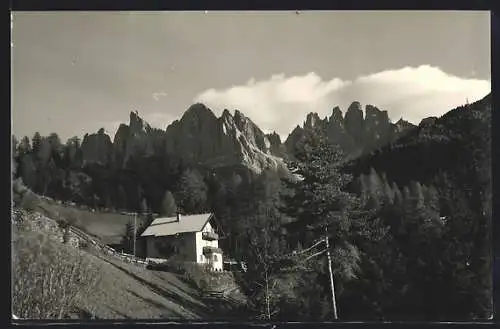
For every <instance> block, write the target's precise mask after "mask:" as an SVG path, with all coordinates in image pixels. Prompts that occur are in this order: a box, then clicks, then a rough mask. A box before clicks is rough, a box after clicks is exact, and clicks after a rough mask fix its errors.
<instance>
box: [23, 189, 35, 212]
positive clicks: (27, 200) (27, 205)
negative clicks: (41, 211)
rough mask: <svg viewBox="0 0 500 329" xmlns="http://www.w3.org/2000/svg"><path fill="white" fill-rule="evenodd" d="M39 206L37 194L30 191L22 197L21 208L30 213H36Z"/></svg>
mask: <svg viewBox="0 0 500 329" xmlns="http://www.w3.org/2000/svg"><path fill="white" fill-rule="evenodd" d="M37 206H38V198H37V197H36V194H35V193H33V192H31V191H29V190H28V191H26V192H25V193H24V194H23V195H22V196H21V201H20V208H22V209H25V210H28V211H34V210H37Z"/></svg>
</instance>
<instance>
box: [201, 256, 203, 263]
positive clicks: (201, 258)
mask: <svg viewBox="0 0 500 329" xmlns="http://www.w3.org/2000/svg"><path fill="white" fill-rule="evenodd" d="M200 262H201V263H203V255H200Z"/></svg>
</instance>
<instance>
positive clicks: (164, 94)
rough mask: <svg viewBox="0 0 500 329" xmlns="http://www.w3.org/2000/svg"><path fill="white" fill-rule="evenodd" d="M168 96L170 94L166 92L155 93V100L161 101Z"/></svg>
mask: <svg viewBox="0 0 500 329" xmlns="http://www.w3.org/2000/svg"><path fill="white" fill-rule="evenodd" d="M167 96H168V93H166V92H164V91H161V92H158V93H153V99H154V100H155V101H159V100H160V98H162V97H167Z"/></svg>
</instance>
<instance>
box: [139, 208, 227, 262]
mask: <svg viewBox="0 0 500 329" xmlns="http://www.w3.org/2000/svg"><path fill="white" fill-rule="evenodd" d="M216 227H217V226H216V223H215V216H214V215H213V214H199V215H187V216H181V215H180V214H177V216H176V217H160V218H156V219H155V220H154V221H153V222H152V223H151V225H149V226H148V227H147V228H146V230H145V231H144V232H143V233H142V234H141V236H140V237H139V240H140V241H139V245H140V248H141V249H142V250H141V251H142V252H141V253H142V254H143V255H144V256H145V258H147V259H148V258H149V259H153V260H154V259H160V260H169V259H172V258H173V259H175V260H183V261H188V262H196V263H198V264H209V265H210V268H211V269H213V270H215V271H222V270H223V267H222V266H223V265H222V264H223V260H222V250H221V249H220V248H219V241H218V240H219V236H218V234H217V233H216Z"/></svg>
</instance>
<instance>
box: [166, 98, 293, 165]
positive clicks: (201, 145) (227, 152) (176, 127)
mask: <svg viewBox="0 0 500 329" xmlns="http://www.w3.org/2000/svg"><path fill="white" fill-rule="evenodd" d="M278 138H279V137H278ZM273 142H274V143H275V146H274V148H277V149H279V146H278V145H276V139H274V140H273ZM165 147H166V152H167V153H174V154H176V155H179V156H181V157H182V158H184V159H186V160H189V161H192V162H195V163H203V164H206V165H209V166H211V167H224V166H235V165H244V166H246V167H248V168H250V169H252V170H253V171H255V172H261V171H262V170H264V169H271V168H274V169H277V168H278V167H280V166H283V165H284V164H283V162H282V160H281V159H279V158H278V157H277V156H275V155H273V153H272V149H273V146H272V144H271V142H270V140H269V138H268V137H267V136H266V135H265V134H264V133H263V132H262V131H261V130H260V129H259V128H258V127H257V126H256V125H255V124H254V123H253V122H252V121H251V120H250V119H249V118H247V117H245V116H244V115H243V113H241V112H240V111H238V110H236V111H235V112H234V116H233V115H231V113H230V112H229V111H228V110H224V112H223V113H222V115H221V117H220V118H217V117H216V116H215V115H214V114H213V112H212V111H211V110H210V109H209V108H207V107H206V106H205V105H203V104H195V105H193V106H191V107H190V108H189V109H188V110H187V111H186V112H185V113H184V115H183V116H182V118H181V119H180V120H179V121H174V122H173V123H172V124H171V125H170V126H169V127H168V128H167V131H166V135H165Z"/></svg>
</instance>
